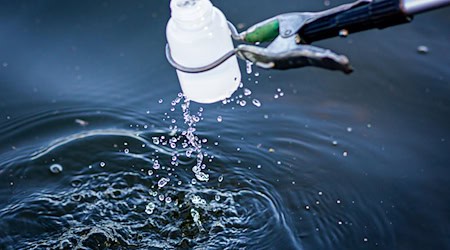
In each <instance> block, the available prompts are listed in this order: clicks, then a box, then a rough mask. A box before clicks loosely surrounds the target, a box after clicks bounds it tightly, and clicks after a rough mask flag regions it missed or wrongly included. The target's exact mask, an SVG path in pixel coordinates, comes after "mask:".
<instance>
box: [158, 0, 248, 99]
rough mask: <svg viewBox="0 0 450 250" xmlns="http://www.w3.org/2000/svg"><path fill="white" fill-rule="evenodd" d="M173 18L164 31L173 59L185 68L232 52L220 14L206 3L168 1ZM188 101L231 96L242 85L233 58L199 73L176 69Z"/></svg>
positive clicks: (182, 0) (226, 25)
mask: <svg viewBox="0 0 450 250" xmlns="http://www.w3.org/2000/svg"><path fill="white" fill-rule="evenodd" d="M170 8H171V10H172V18H171V19H170V20H169V22H168V24H167V29H166V35H167V41H168V43H169V46H170V49H171V52H172V58H173V59H174V60H175V62H177V63H178V64H180V65H183V66H186V67H201V66H205V65H207V64H210V63H211V62H213V61H215V60H216V59H218V58H219V57H221V56H223V55H224V54H225V53H226V52H228V51H230V50H232V49H233V41H232V40H231V32H230V30H229V28H228V24H227V20H226V18H225V16H224V15H223V13H222V12H221V11H220V10H219V9H217V8H216V7H214V6H213V5H212V4H211V2H210V1H209V0H171V2H170ZM177 74H178V79H179V81H180V85H181V89H182V90H183V94H184V95H185V96H186V98H187V99H189V100H192V101H195V102H199V103H213V102H217V101H221V100H223V99H225V98H228V97H230V96H231V95H232V94H233V92H234V91H236V89H237V88H238V86H239V84H240V82H241V72H240V70H239V65H238V62H237V59H236V56H233V57H231V58H229V59H228V60H227V61H225V62H224V63H223V64H221V65H219V66H218V67H216V68H214V69H212V70H209V71H206V72H202V73H185V72H181V71H178V70H177Z"/></svg>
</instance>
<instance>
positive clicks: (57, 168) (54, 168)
mask: <svg viewBox="0 0 450 250" xmlns="http://www.w3.org/2000/svg"><path fill="white" fill-rule="evenodd" d="M62 171H63V167H62V166H61V165H60V164H52V165H51V166H50V172H52V173H53V174H59V173H61V172H62Z"/></svg>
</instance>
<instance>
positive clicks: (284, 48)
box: [166, 0, 372, 74]
mask: <svg viewBox="0 0 450 250" xmlns="http://www.w3.org/2000/svg"><path fill="white" fill-rule="evenodd" d="M370 2H372V0H359V1H356V2H354V3H350V4H344V5H341V6H338V7H335V8H332V9H329V10H325V11H322V12H295V13H286V14H281V15H278V16H275V17H273V18H270V19H268V20H265V21H263V22H260V23H258V24H256V25H253V26H252V27H250V28H249V29H247V30H246V31H244V32H242V33H238V32H237V30H236V28H235V27H234V25H233V24H231V23H230V22H229V27H230V30H231V33H232V37H233V39H234V40H237V41H243V42H248V43H254V44H259V43H262V42H271V43H270V44H269V45H268V46H267V47H265V48H264V47H259V46H255V45H248V44H241V45H238V46H237V48H235V49H234V50H232V51H230V52H228V53H227V54H225V55H223V56H222V57H221V58H219V59H217V60H216V61H214V62H212V63H211V64H209V65H205V66H203V67H198V68H189V67H184V66H182V65H180V64H178V63H176V62H175V61H174V59H173V58H172V56H171V53H170V47H169V45H167V46H166V56H167V59H168V61H169V63H170V64H171V65H172V66H173V67H175V68H176V69H178V70H180V71H183V72H187V73H200V72H204V71H208V70H210V69H213V68H215V67H217V66H219V65H220V64H221V63H223V62H224V61H226V60H227V59H228V58H230V57H232V56H233V55H237V56H238V57H239V58H241V59H244V60H248V61H250V62H252V63H254V64H255V65H256V66H259V67H262V68H266V69H280V70H284V69H291V68H300V67H305V66H314V67H319V68H325V69H329V70H340V71H342V72H344V73H347V74H348V73H351V72H352V68H351V66H350V63H349V60H348V58H347V57H346V56H344V55H339V54H336V53H335V52H333V51H331V50H328V49H323V48H320V47H316V46H312V45H308V44H305V41H304V40H303V39H302V37H301V36H300V35H299V33H298V31H299V30H301V29H302V27H304V26H305V25H307V24H309V23H311V22H313V21H315V20H317V19H320V18H323V17H327V16H330V15H334V14H337V13H340V12H343V11H346V10H349V9H352V8H354V7H357V6H360V5H361V4H367V3H370Z"/></svg>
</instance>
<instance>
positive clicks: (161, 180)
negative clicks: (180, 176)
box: [158, 177, 170, 188]
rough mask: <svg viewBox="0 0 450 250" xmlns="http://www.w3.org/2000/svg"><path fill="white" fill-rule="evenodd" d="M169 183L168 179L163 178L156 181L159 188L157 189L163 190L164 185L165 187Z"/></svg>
mask: <svg viewBox="0 0 450 250" xmlns="http://www.w3.org/2000/svg"><path fill="white" fill-rule="evenodd" d="M169 181H170V179H169V178H165V177H163V178H161V179H160V180H159V181H158V187H159V188H163V187H164V186H165V185H167V183H169Z"/></svg>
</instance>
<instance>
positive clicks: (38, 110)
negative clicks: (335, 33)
mask: <svg viewBox="0 0 450 250" xmlns="http://www.w3.org/2000/svg"><path fill="white" fill-rule="evenodd" d="M325 2H326V1H325ZM344 2H346V1H337V0H336V1H331V5H330V6H335V5H337V4H341V3H344ZM347 2H348V1H347ZM213 3H214V4H215V5H217V6H218V7H219V8H220V9H221V10H222V11H223V12H224V13H225V14H226V16H227V17H228V19H230V20H231V21H232V22H234V23H235V24H240V26H244V27H248V26H249V25H251V24H254V23H256V22H258V21H261V20H263V19H265V18H268V17H271V16H273V15H276V14H280V13H284V12H290V11H315V10H322V9H324V8H326V7H325V5H324V1H310V0H279V1H269V0H258V1H255V0H252V1H237V0H227V1H220V0H215V1H213ZM169 16H170V11H169V7H168V1H137V0H133V1H107V0H102V1H96V0H93V1H87V0H84V1H69V0H67V1H56V0H53V1H52V0H39V1H31V0H30V1H21V0H20V1H19V0H18V1H0V249H186V248H193V249H450V217H449V215H450V171H449V167H450V68H449V66H450V46H449V45H450V30H449V27H450V18H449V17H450V9H444V10H438V11H434V12H432V13H427V14H423V15H420V16H417V17H416V18H415V19H414V21H413V22H412V23H411V24H407V25H402V26H397V27H392V28H389V29H385V30H373V31H370V32H365V33H359V34H351V35H350V36H349V37H348V38H345V39H343V38H334V39H329V40H326V41H322V42H319V43H317V45H320V46H323V47H327V48H331V49H334V50H335V51H337V52H339V53H343V54H346V55H347V56H348V57H349V58H350V60H351V62H352V64H353V66H354V68H355V72H354V73H353V74H352V75H344V74H341V73H339V72H330V71H324V70H320V69H313V68H305V69H298V70H290V71H282V72H281V71H277V72H276V71H267V70H260V69H257V68H253V72H252V73H251V74H246V70H245V63H244V62H241V69H242V73H243V85H244V87H243V88H242V89H239V90H238V91H237V93H236V96H235V97H234V98H235V99H233V102H232V103H229V104H226V105H224V104H222V103H217V104H212V105H198V104H195V103H191V105H190V112H191V113H190V114H191V115H198V117H199V118H200V121H199V122H197V123H196V125H195V129H196V131H195V135H196V136H197V137H198V141H199V142H201V146H202V148H201V154H202V155H204V159H203V163H204V164H205V165H204V169H202V171H203V172H204V173H206V174H208V175H209V181H207V182H204V181H198V180H197V181H195V180H196V177H195V174H194V173H193V171H192V167H193V166H195V165H196V162H197V160H196V159H197V157H198V156H196V155H197V153H198V152H193V155H192V156H190V157H188V156H186V152H187V151H188V150H189V147H187V148H184V147H183V146H182V145H183V144H182V142H184V141H186V135H185V134H183V133H182V132H183V131H186V129H188V126H187V125H186V124H184V121H183V112H182V110H181V105H180V104H181V103H179V104H176V105H175V106H172V104H171V102H172V100H174V99H175V98H177V94H178V93H179V92H180V87H179V84H178V80H177V78H176V73H175V71H174V69H173V68H171V67H170V65H169V64H168V63H167V61H166V59H165V55H164V45H165V43H166V40H165V25H166V22H167V20H168V19H169ZM419 46H427V48H428V49H429V52H428V53H426V54H421V53H418V52H417V48H418V47H419ZM244 88H247V89H250V90H251V92H252V94H251V95H250V96H246V95H245V94H246V93H244V92H245V91H244ZM247 94H248V93H247ZM239 95H242V97H239ZM276 97H277V98H276ZM253 99H257V100H259V101H260V102H261V104H262V105H261V106H260V107H257V106H255V105H253V104H252V100H253ZM236 100H245V101H246V105H244V106H241V105H240V104H238V103H236ZM172 107H174V108H175V109H174V111H172V110H171V108H172ZM219 116H220V117H221V118H222V119H219V120H221V121H220V122H219V121H218V117H219ZM172 119H175V121H172ZM174 126H177V128H178V129H174ZM171 138H177V142H176V147H172V146H171V142H170V141H169V142H167V141H168V140H170V139H171ZM174 156H175V157H176V158H173V157H174ZM155 161H157V162H158V164H160V166H156V167H155ZM158 167H159V168H158ZM155 168H156V169H155ZM149 170H150V172H149ZM162 178H167V179H169V180H170V181H169V182H168V183H167V184H165V183H161V182H160V183H159V184H160V187H159V186H158V182H159V181H160V180H161V179H162ZM192 179H194V184H193V183H192V182H193V181H192ZM164 184H165V185H164ZM168 197H169V200H168V199H167V198H168ZM161 200H162V201H161Z"/></svg>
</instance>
